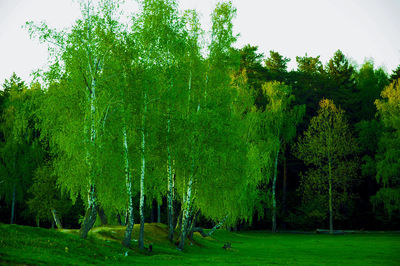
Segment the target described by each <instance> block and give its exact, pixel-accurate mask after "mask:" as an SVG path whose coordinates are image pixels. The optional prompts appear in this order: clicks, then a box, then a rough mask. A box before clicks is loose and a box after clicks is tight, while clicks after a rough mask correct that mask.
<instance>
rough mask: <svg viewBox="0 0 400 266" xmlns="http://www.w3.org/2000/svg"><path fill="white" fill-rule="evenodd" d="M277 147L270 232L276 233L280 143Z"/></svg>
mask: <svg viewBox="0 0 400 266" xmlns="http://www.w3.org/2000/svg"><path fill="white" fill-rule="evenodd" d="M278 145H279V146H278V147H277V150H276V155H275V164H274V180H273V182H272V232H273V233H276V195H275V191H276V177H277V174H278V157H279V148H280V143H278Z"/></svg>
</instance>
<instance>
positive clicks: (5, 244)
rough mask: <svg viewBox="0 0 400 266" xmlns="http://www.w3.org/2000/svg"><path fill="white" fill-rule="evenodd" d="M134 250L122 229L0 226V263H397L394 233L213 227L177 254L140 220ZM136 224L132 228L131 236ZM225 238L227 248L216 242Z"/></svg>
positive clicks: (399, 248)
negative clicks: (84, 235)
mask: <svg viewBox="0 0 400 266" xmlns="http://www.w3.org/2000/svg"><path fill="white" fill-rule="evenodd" d="M145 228H146V229H145V234H146V241H145V244H147V245H148V244H150V243H152V244H153V251H152V252H151V253H150V252H139V251H138V250H137V248H136V245H137V242H133V245H134V246H135V247H134V248H133V249H128V248H124V247H122V245H121V244H120V239H121V236H122V235H123V231H124V228H123V227H121V226H111V227H97V228H94V229H93V230H92V231H91V233H90V234H89V238H88V239H87V240H83V239H80V238H79V236H78V235H77V230H62V231H61V232H60V231H57V230H49V229H43V228H34V227H27V226H18V225H7V224H0V264H13V265H15V264H103V265H104V264H148V265H149V264H150V265H152V264H156V265H163V264H175V265H177V264H193V265H199V264H241V265H248V264H254V265H269V264H305V265H321V264H330V265H332V264H335V265H349V264H351V265H400V234H399V233H359V234H348V235H334V236H330V235H319V234H289V233H278V234H271V233H268V232H260V231H249V232H240V233H230V232H226V231H224V230H219V231H217V232H215V234H213V235H212V237H209V238H202V237H201V236H199V235H195V237H194V239H195V241H194V242H193V243H190V242H189V243H188V245H187V247H186V248H185V250H184V251H183V252H181V251H179V250H177V249H176V247H175V246H174V245H173V244H170V243H169V242H168V241H167V240H166V236H167V234H166V227H165V225H162V224H146V227H145ZM137 232H138V227H137V225H136V226H135V230H134V239H137ZM226 242H230V243H231V244H232V248H231V249H223V248H222V246H223V245H224V244H225V243H226Z"/></svg>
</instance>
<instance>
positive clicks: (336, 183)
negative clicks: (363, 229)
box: [296, 99, 357, 234]
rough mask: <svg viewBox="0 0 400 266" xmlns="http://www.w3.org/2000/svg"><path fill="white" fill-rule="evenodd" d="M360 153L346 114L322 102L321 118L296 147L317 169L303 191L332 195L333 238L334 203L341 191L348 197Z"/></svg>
mask: <svg viewBox="0 0 400 266" xmlns="http://www.w3.org/2000/svg"><path fill="white" fill-rule="evenodd" d="M356 151H357V147H356V144H355V141H354V139H353V137H352V135H351V133H350V130H349V127H348V124H347V121H346V118H345V117H344V111H342V110H341V109H340V108H337V107H336V106H335V105H334V104H333V101H331V100H327V99H323V100H321V102H320V109H319V110H318V115H317V116H315V117H313V118H312V119H311V121H310V125H309V127H308V129H307V131H306V132H305V133H304V136H302V137H301V138H300V139H299V141H298V143H297V145H296V156H297V157H298V158H299V159H301V160H303V161H304V162H305V163H306V164H307V165H312V166H313V168H311V169H310V170H309V171H308V172H307V173H306V174H305V175H304V176H303V178H302V183H303V188H304V190H303V191H305V192H306V193H307V192H310V191H313V190H315V191H318V190H319V191H321V192H322V193H323V194H321V195H326V194H328V206H329V207H328V208H329V232H330V233H331V234H332V233H333V217H334V200H336V199H337V197H338V193H337V191H340V190H342V191H344V193H346V188H345V185H346V183H347V182H348V178H349V177H350V176H351V174H352V171H354V170H355V169H354V168H355V166H354V163H353V162H352V161H351V158H352V156H353V155H354V153H355V152H356ZM353 173H354V172H353ZM308 188H310V189H308ZM335 192H336V193H335ZM335 196H336V197H335ZM310 197H312V195H310Z"/></svg>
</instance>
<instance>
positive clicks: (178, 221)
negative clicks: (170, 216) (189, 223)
mask: <svg viewBox="0 0 400 266" xmlns="http://www.w3.org/2000/svg"><path fill="white" fill-rule="evenodd" d="M182 213H183V210H181V211H180V212H179V215H178V219H176V225H175V230H176V231H178V232H180V231H181V230H182Z"/></svg>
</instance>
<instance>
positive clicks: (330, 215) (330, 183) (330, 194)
mask: <svg viewBox="0 0 400 266" xmlns="http://www.w3.org/2000/svg"><path fill="white" fill-rule="evenodd" d="M329 233H330V234H333V208H332V165H331V160H330V159H329Z"/></svg>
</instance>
